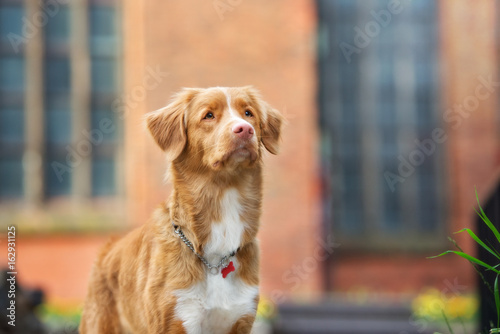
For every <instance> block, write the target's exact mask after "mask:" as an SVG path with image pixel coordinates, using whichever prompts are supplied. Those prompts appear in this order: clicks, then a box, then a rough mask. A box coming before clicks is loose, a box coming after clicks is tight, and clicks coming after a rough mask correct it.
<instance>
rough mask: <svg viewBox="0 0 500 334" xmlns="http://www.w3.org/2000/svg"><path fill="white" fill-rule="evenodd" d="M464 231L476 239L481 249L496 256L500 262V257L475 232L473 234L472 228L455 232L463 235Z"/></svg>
mask: <svg viewBox="0 0 500 334" xmlns="http://www.w3.org/2000/svg"><path fill="white" fill-rule="evenodd" d="M464 231H465V232H467V233H469V235H470V236H471V238H472V239H474V240H475V241H476V242H477V243H478V244H479V245H481V247H483V248H484V249H486V250H487V251H488V252H490V253H491V254H493V256H495V257H496V258H497V259H499V260H500V256H499V255H498V254H497V253H496V252H495V251H493V250H492V249H491V248H490V247H488V246H486V244H485V243H484V242H483V241H482V240H481V239H479V237H478V236H477V235H476V234H475V233H474V232H472V230H471V229H470V228H464V229H463V230H460V231H458V232H455V233H461V232H464Z"/></svg>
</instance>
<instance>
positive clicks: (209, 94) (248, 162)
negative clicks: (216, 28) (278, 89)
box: [80, 87, 282, 334]
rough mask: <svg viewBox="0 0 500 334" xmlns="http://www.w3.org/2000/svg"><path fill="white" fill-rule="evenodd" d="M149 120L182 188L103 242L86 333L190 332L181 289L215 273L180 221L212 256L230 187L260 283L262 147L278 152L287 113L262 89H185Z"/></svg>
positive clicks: (242, 264) (249, 274) (235, 329)
mask: <svg viewBox="0 0 500 334" xmlns="http://www.w3.org/2000/svg"><path fill="white" fill-rule="evenodd" d="M228 96H229V97H230V99H229V98H228ZM229 102H230V104H231V105H230V106H228V103H229ZM209 113H211V114H212V116H213V118H212V117H211V116H210V114H209ZM230 113H232V114H231V115H233V116H237V117H239V118H240V119H244V121H245V122H248V123H249V124H251V125H252V127H253V129H254V131H255V133H254V137H255V140H244V139H241V138H239V137H238V136H237V135H235V133H234V130H233V131H231V127H232V126H233V125H234V122H235V118H234V117H229V116H228V115H229V114H230ZM248 115H251V116H248ZM146 121H147V125H148V128H149V130H150V132H151V134H152V136H153V138H154V139H155V140H156V142H157V143H158V145H159V146H160V148H162V149H163V150H164V151H165V152H166V154H167V157H168V159H169V161H170V162H171V163H170V173H171V179H172V182H173V192H172V194H171V196H170V198H169V200H168V201H167V202H165V203H163V204H162V205H161V206H160V207H159V208H158V209H157V210H156V211H155V213H154V215H153V217H152V219H151V221H150V222H148V223H147V224H146V225H144V226H142V227H140V228H138V229H136V230H134V231H132V232H130V233H129V234H128V235H126V236H125V237H123V238H121V239H119V240H115V241H111V242H109V243H108V244H107V245H106V246H105V247H104V248H103V249H102V251H101V253H100V254H99V256H98V259H97V261H96V263H95V265H94V268H93V271H92V274H91V279H90V284H89V289H88V295H87V299H86V302H85V306H84V312H83V315H82V320H81V325H80V333H82V334H86V333H91V334H100V333H106V334H113V333H117V334H118V333H155V334H157V333H186V331H185V329H184V326H183V323H182V321H181V320H180V319H178V318H177V317H176V316H175V312H174V309H175V306H176V303H177V298H176V297H175V295H174V294H173V292H174V291H177V290H180V289H187V288H189V287H190V286H193V285H194V284H196V283H198V282H200V281H202V280H204V279H206V275H207V274H206V268H205V266H204V265H203V264H202V262H201V261H200V260H199V259H198V258H197V257H196V256H195V255H194V254H193V253H192V252H191V250H190V249H189V248H188V247H186V245H185V244H184V243H183V242H182V241H181V240H180V239H179V238H178V236H177V235H175V234H174V231H173V227H172V225H171V222H175V224H177V225H179V226H180V227H181V228H182V231H183V232H184V234H185V235H186V237H187V238H188V239H189V240H190V241H191V242H192V243H193V246H194V247H195V249H196V251H197V252H198V253H200V254H203V247H204V245H205V244H206V243H207V240H208V239H209V237H210V233H211V229H212V224H214V222H218V221H220V218H221V210H222V208H221V206H220V205H218V203H220V201H221V198H222V196H223V194H224V192H225V191H226V190H227V189H229V188H234V189H237V191H238V193H239V196H240V197H239V198H240V203H241V205H242V212H240V219H241V222H243V223H244V224H245V226H246V228H245V230H244V233H243V236H242V238H241V244H240V250H239V251H238V252H237V254H236V259H237V261H238V263H239V269H238V270H236V272H234V273H232V274H234V275H237V276H236V277H238V278H240V279H241V280H242V281H243V282H245V283H246V284H248V285H255V286H257V285H258V282H259V275H258V270H259V251H258V247H257V243H256V240H255V237H256V234H257V231H258V228H259V220H260V214H261V198H262V154H263V148H264V147H265V148H266V149H267V150H268V151H269V152H271V153H273V154H276V153H277V152H278V146H279V141H280V130H281V124H282V117H281V115H280V114H279V113H278V112H277V111H276V110H274V109H273V108H271V107H270V106H269V105H268V104H267V103H266V102H264V101H263V100H262V99H261V98H260V96H259V94H258V93H257V91H256V90H255V89H253V88H252V87H240V88H208V89H184V90H182V91H181V92H180V93H178V94H177V95H176V96H174V98H173V100H172V102H171V103H170V104H169V105H168V106H167V107H165V108H163V109H161V110H158V111H156V112H152V113H149V114H148V115H147V118H146ZM257 301H258V298H256V300H255V303H257ZM254 319H255V314H247V315H244V316H242V317H241V318H240V319H239V320H237V321H236V322H235V323H234V324H230V326H229V328H231V330H230V333H249V332H250V330H251V328H252V324H253V321H254Z"/></svg>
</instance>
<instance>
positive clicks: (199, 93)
mask: <svg viewBox="0 0 500 334" xmlns="http://www.w3.org/2000/svg"><path fill="white" fill-rule="evenodd" d="M146 121H147V125H148V128H149V130H150V131H151V134H152V135H153V138H154V139H155V140H156V142H157V143H158V145H159V146H160V147H161V148H162V149H163V150H164V151H165V152H166V153H167V157H168V159H169V160H171V161H176V160H178V159H183V160H192V161H196V163H198V164H201V165H202V166H203V167H206V168H209V169H212V170H223V169H237V168H238V167H252V166H254V165H255V164H256V163H257V162H258V161H260V159H261V156H262V146H264V147H265V148H266V149H267V150H268V151H269V152H271V153H272V154H277V153H278V149H279V142H280V133H281V125H282V122H283V118H282V116H281V115H280V114H279V112H278V111H277V110H275V109H273V108H272V107H270V106H269V105H268V104H267V103H266V102H264V101H263V100H262V99H261V97H260V95H259V93H258V92H257V91H256V90H255V89H254V88H252V87H235V88H226V87H223V88H221V87H214V88H206V89H202V88H185V89H183V90H182V91H181V92H179V93H178V94H177V95H175V96H174V98H173V100H172V102H171V103H170V104H169V105H167V106H166V107H165V108H162V109H160V110H158V111H155V112H152V113H149V114H148V115H147V118H146ZM200 167H201V166H200Z"/></svg>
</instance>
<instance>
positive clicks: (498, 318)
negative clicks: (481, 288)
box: [494, 275, 500, 328]
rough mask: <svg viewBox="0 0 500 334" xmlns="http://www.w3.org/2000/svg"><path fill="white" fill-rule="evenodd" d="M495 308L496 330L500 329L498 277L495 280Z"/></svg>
mask: <svg viewBox="0 0 500 334" xmlns="http://www.w3.org/2000/svg"><path fill="white" fill-rule="evenodd" d="M494 290H495V306H496V308H497V328H499V327H500V293H499V291H498V275H497V277H496V278H495V286H494Z"/></svg>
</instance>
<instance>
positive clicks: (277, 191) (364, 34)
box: [0, 0, 500, 334]
mask: <svg viewBox="0 0 500 334" xmlns="http://www.w3.org/2000/svg"><path fill="white" fill-rule="evenodd" d="M499 13H500V1H496V0H482V1H466V0H440V1H431V0H413V1H410V0H316V1H313V0H275V1H264V0H253V1H250V0H210V1H201V0H183V1H172V0H169V1H165V0H149V1H137V0H40V1H37V0H24V1H22V0H0V231H1V232H0V234H1V236H2V239H0V241H1V242H0V247H2V250H1V251H0V254H3V255H2V256H1V257H0V265H1V266H2V267H6V266H7V264H8V258H7V244H6V241H7V228H8V227H9V226H12V225H14V226H15V227H16V262H15V269H16V271H17V283H18V286H19V287H18V290H17V293H18V295H20V296H22V297H19V296H17V300H18V307H19V308H18V310H17V321H18V326H17V330H18V332H19V333H26V334H28V333H45V332H53V333H74V332H75V330H76V327H77V325H78V319H79V314H80V310H81V307H82V303H83V299H84V297H85V293H86V287H87V281H88V277H89V273H90V269H91V267H92V263H93V261H94V259H95V257H96V255H97V252H98V250H99V248H100V247H101V246H102V245H103V243H104V242H105V241H106V240H108V238H109V237H110V236H113V235H120V234H123V233H125V232H126V231H129V230H130V229H132V228H133V227H135V226H139V225H141V224H144V223H145V222H146V221H147V220H148V219H149V217H150V215H151V212H152V211H153V210H154V208H155V207H156V206H157V205H158V204H159V203H160V202H162V201H164V200H165V199H166V198H167V197H168V194H169V192H170V185H168V184H165V183H164V182H163V176H164V172H165V168H166V162H165V159H164V156H163V154H162V152H161V151H160V149H159V148H158V147H157V146H156V145H155V144H154V142H153V140H152V138H150V135H149V134H148V133H147V131H146V130H145V128H144V125H143V116H144V114H145V113H147V112H148V111H153V110H156V109H159V108H161V107H163V106H164V105H166V104H167V102H168V101H169V98H170V96H171V95H172V94H173V93H175V92H176V91H177V90H179V89H180V88H181V87H210V86H242V85H254V86H255V87H256V88H258V89H259V90H260V91H261V93H262V95H263V96H264V98H265V99H266V100H267V101H268V102H269V103H270V104H271V105H273V106H274V107H275V108H277V109H278V110H280V111H281V112H282V113H283V114H284V115H285V117H286V118H287V120H288V122H287V123H288V124H287V125H286V127H285V129H284V133H283V145H282V151H281V154H280V155H278V156H267V157H266V158H265V164H266V169H265V172H266V175H265V191H264V206H263V217H262V228H261V230H260V233H259V239H260V240H261V248H262V265H261V295H262V297H261V299H262V301H261V303H260V305H259V317H258V318H259V322H258V324H257V325H256V326H255V327H256V328H255V331H256V332H259V333H269V332H271V331H274V332H276V333H330V332H335V333H368V332H369V333H385V334H389V333H432V331H433V330H434V329H435V328H438V329H440V328H444V329H441V330H442V331H443V332H448V331H449V330H448V329H447V326H446V320H445V318H446V319H447V320H448V321H449V322H450V324H451V327H453V331H454V332H455V333H472V332H474V331H475V332H476V333H477V332H478V331H479V329H478V328H479V327H480V326H482V325H480V324H479V319H480V317H479V304H480V298H479V297H480V293H479V292H478V291H479V286H480V284H479V280H478V279H477V277H476V276H477V275H476V273H475V271H474V269H473V267H472V266H471V265H470V264H469V263H468V262H467V261H466V260H464V259H461V258H459V257H457V256H452V255H449V256H446V257H440V258H437V259H428V258H427V257H429V256H432V255H437V254H439V253H441V252H443V251H444V250H446V249H450V248H452V247H453V244H451V243H450V242H449V241H448V239H447V237H448V236H449V235H451V236H452V237H453V238H454V239H455V240H456V241H457V242H458V244H459V245H460V246H461V247H462V249H464V250H465V251H467V252H469V253H471V254H473V255H476V254H477V250H476V248H475V244H474V243H473V242H471V241H470V238H468V236H467V235H465V234H463V233H462V234H456V235H453V232H456V231H458V230H461V229H463V228H466V227H468V228H471V229H473V230H474V231H478V229H479V223H478V219H477V215H476V214H475V212H474V207H475V205H477V204H476V197H475V188H476V189H477V192H478V196H479V200H480V202H481V204H482V205H483V207H487V209H488V211H487V213H489V214H491V215H493V216H495V215H496V217H499V214H498V212H499V206H500V203H499V201H500V200H499V196H500V195H499V191H500V188H499V181H500V112H499V103H500V79H499V56H500V14H499ZM498 219H500V217H499V218H498ZM492 220H493V218H492ZM497 224H500V220H497ZM478 233H479V232H478ZM496 246H497V247H498V245H496ZM5 282H6V279H2V282H0V285H1V284H4V285H5V286H3V287H2V289H5V288H6V287H7V286H6V283H5ZM2 289H0V292H1V291H4V290H2ZM4 292H5V293H4ZM4 292H1V293H2V295H1V296H0V304H1V306H2V311H1V312H4V313H3V315H2V317H3V319H2V320H1V322H2V323H1V324H0V332H1V331H4V332H6V333H9V332H14V331H13V329H12V326H7V325H6V324H5V323H4V320H5V319H6V318H5V312H6V311H5V309H6V307H7V306H8V304H7V303H8V300H7V297H6V295H7V292H6V290H5V291H4ZM42 292H43V293H42ZM4 306H5V307H4ZM24 314H26V315H24ZM30 314H32V315H30ZM36 319H40V321H42V322H43V325H40V324H39V323H38V322H37V320H36ZM23 323H24V324H26V325H25V326H27V327H26V328H25V329H22V328H23V327H21V326H23V325H22V324H23ZM42 326H43V327H42ZM28 327H31V328H32V329H29V328H28Z"/></svg>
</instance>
